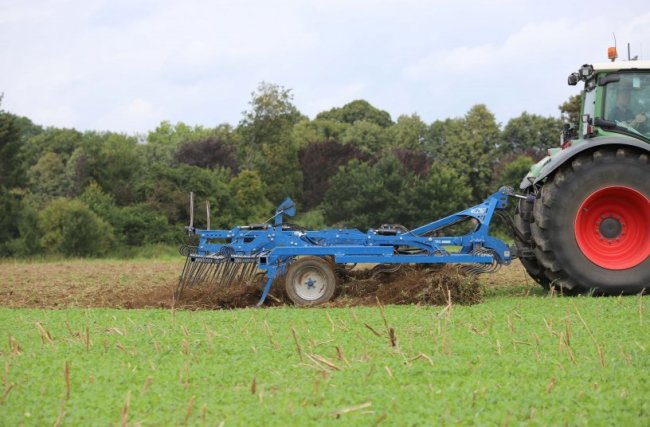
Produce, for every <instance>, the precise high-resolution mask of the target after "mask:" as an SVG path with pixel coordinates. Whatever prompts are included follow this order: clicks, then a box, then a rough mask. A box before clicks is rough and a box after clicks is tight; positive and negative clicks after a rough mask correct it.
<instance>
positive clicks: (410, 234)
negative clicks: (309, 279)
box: [189, 187, 512, 305]
mask: <svg viewBox="0 0 650 427" xmlns="http://www.w3.org/2000/svg"><path fill="white" fill-rule="evenodd" d="M510 195H512V194H511V190H510V189H508V188H506V187H504V188H501V189H499V191H497V192H495V193H493V194H491V195H490V196H489V197H488V198H487V199H485V201H483V202H482V203H480V204H478V205H476V206H473V207H471V208H469V209H465V210H463V211H461V212H457V213H454V214H452V215H449V216H447V217H444V218H442V219H439V220H436V221H433V222H431V223H429V224H426V225H423V226H421V227H418V228H415V229H413V230H397V229H396V230H392V231H391V232H390V233H384V232H382V230H381V229H369V230H368V231H367V232H362V231H360V230H357V229H344V228H335V229H326V230H320V231H304V230H298V229H293V228H290V227H287V226H286V225H283V217H284V216H294V215H295V207H294V204H293V201H292V200H291V199H286V200H285V201H284V202H282V204H280V206H278V208H277V210H276V212H275V215H274V217H273V224H262V225H257V226H238V227H235V228H232V229H231V230H200V229H194V228H191V229H190V231H191V232H193V233H195V234H197V235H198V236H199V243H198V247H197V248H196V252H195V253H192V254H191V255H189V256H190V257H192V261H193V262H207V263H209V262H211V259H216V258H217V257H218V258H219V259H220V260H223V259H224V257H225V258H227V259H228V261H229V262H232V263H251V262H255V263H257V268H258V269H259V270H262V271H263V272H265V273H266V282H265V285H264V290H263V292H262V297H261V298H260V301H259V303H258V305H261V304H262V303H263V302H264V301H265V299H266V297H267V296H268V294H269V290H270V289H271V285H272V283H273V280H274V279H275V278H277V277H280V276H282V275H283V274H284V273H285V272H286V269H287V267H288V265H289V264H291V262H293V261H294V260H295V259H296V258H297V257H301V256H318V257H329V258H330V259H332V260H333V262H334V263H336V264H347V263H355V264H364V263H373V264H375V263H377V264H447V263H453V264H478V265H486V264H487V265H489V264H506V265H507V264H510V262H511V260H512V253H511V249H510V247H509V246H508V245H507V244H506V243H504V242H502V241H501V240H499V239H497V238H495V237H493V236H490V235H489V228H490V222H491V220H492V219H493V216H494V214H495V211H496V210H498V209H505V208H506V206H507V204H508V197H509V196H510ZM467 220H471V221H472V222H473V223H474V224H475V228H474V230H473V231H472V232H469V233H467V234H464V235H460V236H439V235H438V234H440V232H441V231H442V230H443V229H444V228H446V227H448V226H450V225H453V224H456V223H459V222H461V221H467ZM439 230H440V231H439ZM220 262H221V261H220Z"/></svg>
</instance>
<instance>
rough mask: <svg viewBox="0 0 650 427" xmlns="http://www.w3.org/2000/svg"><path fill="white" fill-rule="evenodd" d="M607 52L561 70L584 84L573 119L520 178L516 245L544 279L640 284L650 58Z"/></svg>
mask: <svg viewBox="0 0 650 427" xmlns="http://www.w3.org/2000/svg"><path fill="white" fill-rule="evenodd" d="M610 52H612V49H611V48H610ZM615 57H616V54H615V50H614V52H613V53H612V54H610V59H611V60H612V61H611V62H606V63H600V64H593V65H589V64H587V65H583V66H582V67H580V69H579V70H578V71H577V72H574V73H572V74H570V75H569V78H568V83H569V85H572V86H573V85H577V84H578V83H579V82H583V84H584V90H583V92H582V96H581V119H580V123H579V126H577V129H576V127H572V126H569V125H565V129H564V131H563V133H562V138H561V146H560V147H558V148H552V149H550V150H548V151H549V152H548V156H547V157H545V158H543V159H542V160H540V161H539V162H538V163H537V164H535V165H533V166H532V167H531V169H530V171H529V173H528V174H527V176H526V177H525V178H524V179H523V181H522V182H521V185H520V188H521V190H522V191H523V192H524V193H525V195H526V196H527V197H526V198H525V199H520V200H519V201H518V205H517V209H516V213H515V217H514V224H515V228H516V230H515V243H516V246H517V251H516V252H517V255H518V257H519V258H520V260H521V262H522V264H523V265H524V267H525V268H526V270H527V271H528V274H529V275H530V276H531V277H532V278H533V279H534V280H535V281H536V282H537V283H539V284H540V285H541V286H543V287H544V288H551V287H554V288H556V289H558V290H560V291H562V292H565V293H573V294H575V293H585V292H587V293H589V292H592V293H597V294H610V295H611V294H621V293H626V294H629V293H637V292H641V291H642V290H643V289H644V288H646V287H650V161H649V156H650V61H624V62H621V61H619V62H615V61H614V59H615Z"/></svg>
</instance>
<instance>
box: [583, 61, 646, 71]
mask: <svg viewBox="0 0 650 427" xmlns="http://www.w3.org/2000/svg"><path fill="white" fill-rule="evenodd" d="M592 66H593V67H594V71H595V72H599V71H618V70H650V61H615V62H599V63H597V64H592Z"/></svg>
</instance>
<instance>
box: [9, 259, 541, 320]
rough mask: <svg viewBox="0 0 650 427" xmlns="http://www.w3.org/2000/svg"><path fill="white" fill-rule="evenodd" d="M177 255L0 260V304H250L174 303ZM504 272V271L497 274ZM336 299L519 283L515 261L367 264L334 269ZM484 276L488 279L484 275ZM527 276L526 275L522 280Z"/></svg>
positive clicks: (229, 296) (461, 297)
mask: <svg viewBox="0 0 650 427" xmlns="http://www.w3.org/2000/svg"><path fill="white" fill-rule="evenodd" d="M182 268H183V264H182V261H180V260H179V262H170V261H112V260H91V261H89V260H72V261H65V262H52V263H49V262H48V263H40V262H39V263H26V262H7V261H5V262H2V263H0V306H4V307H12V308H48V309H50V308H72V307H76V308H85V307H112V308H171V307H173V306H174V307H176V308H183V309H217V308H240V307H250V306H254V305H255V304H257V302H258V300H259V297H260V295H261V289H262V284H261V283H249V284H238V285H232V286H230V287H228V288H215V287H214V286H199V287H197V288H193V289H185V290H184V291H183V293H182V295H181V298H180V299H179V301H176V302H174V299H173V293H174V290H175V288H176V285H177V281H178V277H179V274H180V271H181V269H182ZM504 270H507V271H506V273H504ZM339 273H340V274H339V277H340V281H339V286H338V289H339V291H338V295H337V297H336V298H335V299H334V300H333V301H332V302H330V303H329V304H328V305H329V306H333V307H337V306H351V305H374V304H376V303H377V300H379V301H380V302H381V303H383V304H424V305H444V304H447V303H448V301H449V298H451V301H452V303H454V304H475V303H478V302H480V301H481V300H482V298H483V294H484V290H486V289H487V290H489V289H491V288H493V287H495V286H503V285H504V284H505V285H508V283H511V284H519V285H521V284H522V283H524V280H525V273H524V272H523V268H522V267H521V265H520V264H518V263H516V264H515V265H513V266H510V267H507V268H504V269H502V271H501V272H500V273H497V274H496V275H491V276H485V275H484V276H480V277H481V278H480V279H476V278H472V277H468V276H466V275H464V274H463V272H462V271H461V270H459V269H458V268H456V267H453V266H445V267H442V268H416V267H410V266H405V267H402V268H401V269H400V270H399V271H397V272H395V273H391V274H384V273H378V274H377V273H376V272H375V273H374V274H373V271H372V270H358V271H355V270H353V271H351V272H347V273H344V272H339ZM486 278H489V279H486ZM528 281H530V279H528ZM286 304H290V302H289V300H288V298H287V297H286V295H285V294H284V289H283V286H282V284H281V283H279V282H278V283H274V285H273V288H272V290H271V294H270V296H269V298H267V300H266V302H265V304H264V305H265V306H277V305H286Z"/></svg>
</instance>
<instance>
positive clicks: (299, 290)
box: [285, 256, 336, 306]
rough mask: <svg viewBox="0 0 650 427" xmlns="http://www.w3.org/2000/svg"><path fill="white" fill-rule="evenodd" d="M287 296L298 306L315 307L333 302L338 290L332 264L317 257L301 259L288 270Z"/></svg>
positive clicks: (286, 277) (286, 279)
mask: <svg viewBox="0 0 650 427" xmlns="http://www.w3.org/2000/svg"><path fill="white" fill-rule="evenodd" d="M285 286H286V290H287V295H288V296H289V298H290V299H291V301H293V303H294V304H295V305H297V306H314V305H320V304H324V303H326V302H327V301H329V300H331V299H332V297H333V296H334V291H335V290H336V274H334V268H333V265H332V263H330V262H328V261H327V260H325V259H323V258H319V257H315V256H310V257H304V258H299V259H298V260H296V261H295V262H293V263H292V264H291V265H290V266H289V268H288V269H287V274H286V276H285Z"/></svg>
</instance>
